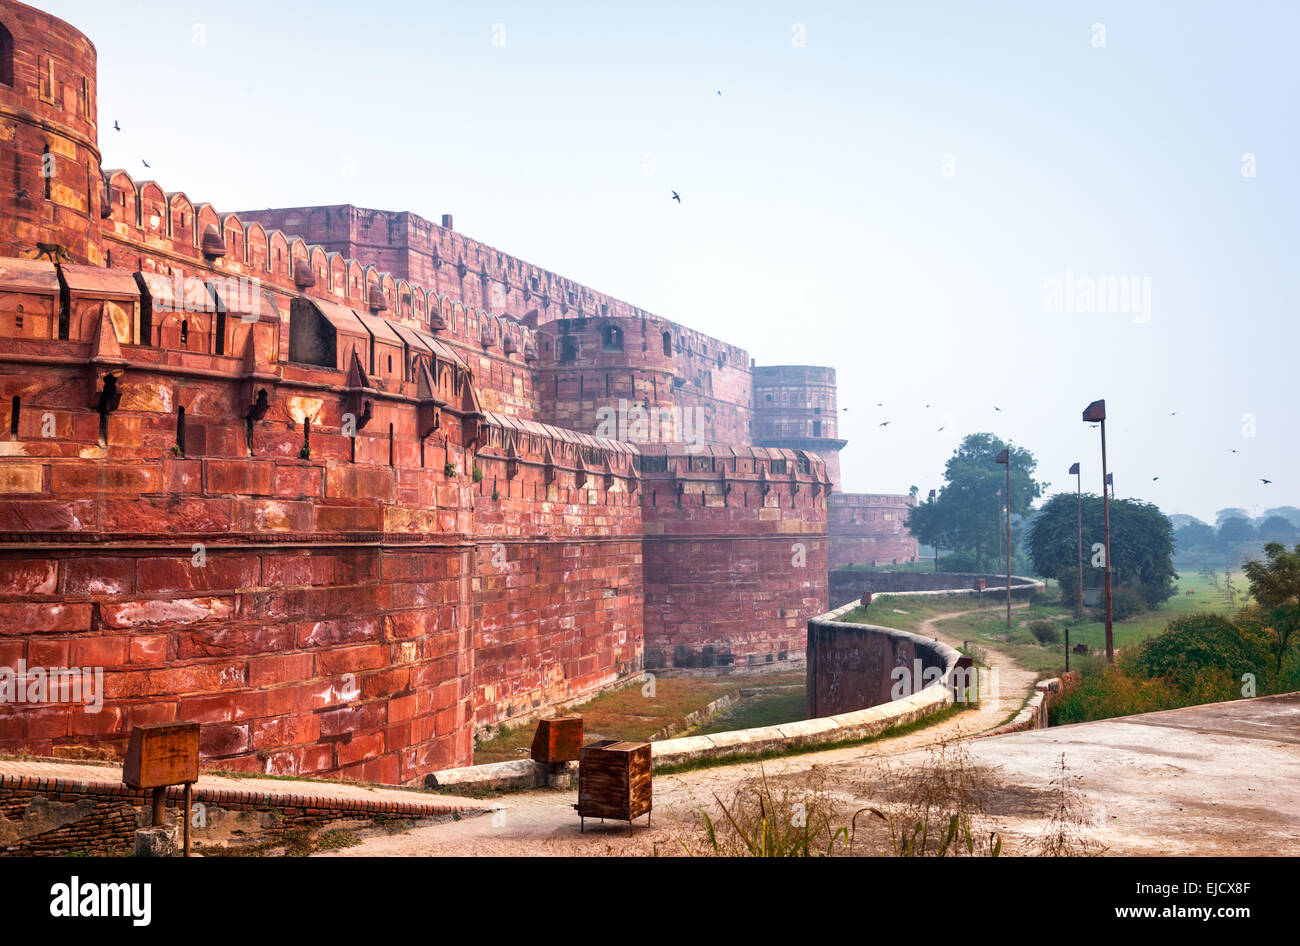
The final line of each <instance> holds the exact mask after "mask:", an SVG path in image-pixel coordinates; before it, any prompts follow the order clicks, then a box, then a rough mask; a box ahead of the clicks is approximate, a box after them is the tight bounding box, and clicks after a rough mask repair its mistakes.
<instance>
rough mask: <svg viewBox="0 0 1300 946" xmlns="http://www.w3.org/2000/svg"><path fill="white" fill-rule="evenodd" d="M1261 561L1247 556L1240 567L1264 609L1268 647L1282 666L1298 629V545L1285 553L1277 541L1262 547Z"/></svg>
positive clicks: (1299, 587)
mask: <svg viewBox="0 0 1300 946" xmlns="http://www.w3.org/2000/svg"><path fill="white" fill-rule="evenodd" d="M1264 556H1265V560H1264V561H1259V560H1258V559H1250V560H1248V561H1247V562H1246V564H1245V565H1244V566H1243V571H1245V573H1246V580H1247V581H1249V582H1250V593H1251V596H1252V597H1254V599H1255V600H1256V601H1257V602H1259V606H1260V608H1262V609H1263V611H1264V616H1265V620H1266V622H1267V625H1268V627H1267V630H1268V632H1269V634H1270V637H1271V644H1270V647H1271V649H1272V651H1273V656H1274V657H1275V659H1276V660H1277V669H1278V670H1279V671H1280V670H1281V669H1282V660H1283V658H1284V657H1286V654H1287V651H1288V650H1289V649H1290V647H1291V644H1292V643H1293V641H1294V640H1295V639H1296V636H1297V635H1296V631H1297V630H1300V545H1297V546H1296V547H1295V551H1292V552H1288V551H1287V548H1286V546H1285V545H1282V544H1281V543H1280V542H1270V543H1268V544H1267V545H1266V546H1264Z"/></svg>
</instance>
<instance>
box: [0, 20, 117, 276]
mask: <svg viewBox="0 0 1300 946" xmlns="http://www.w3.org/2000/svg"><path fill="white" fill-rule="evenodd" d="M95 68H96V56H95V47H94V45H93V44H92V43H91V42H90V40H88V39H87V38H86V37H85V36H83V35H82V34H81V33H80V32H78V31H77V30H75V29H73V28H72V27H71V26H69V25H68V24H67V23H64V22H63V21H62V20H60V19H58V18H56V17H52V16H50V15H49V14H47V13H43V12H41V11H40V10H37V9H34V8H32V7H29V6H27V5H26V4H23V3H15V2H13V0H0V180H2V181H3V184H0V217H3V218H4V219H5V226H4V227H0V256H7V257H22V258H27V259H32V258H35V257H36V255H37V254H38V247H37V244H38V243H43V244H58V245H60V246H62V247H63V253H59V252H58V251H57V250H53V251H50V252H53V254H54V255H57V256H59V260H56V261H62V262H75V263H89V264H92V265H95V266H102V265H103V263H104V254H103V245H102V243H101V242H100V224H99V218H100V208H101V206H102V197H103V178H102V176H101V174H100V155H99V145H98V131H97V128H98V111H97V109H98V106H97V104H96V97H95V82H96V76H95ZM46 258H47V259H48V258H49V256H48V255H47V257H46Z"/></svg>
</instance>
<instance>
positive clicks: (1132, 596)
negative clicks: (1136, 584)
mask: <svg viewBox="0 0 1300 946" xmlns="http://www.w3.org/2000/svg"><path fill="white" fill-rule="evenodd" d="M1110 607H1111V615H1112V616H1113V618H1114V619H1115V620H1116V621H1127V620H1128V619H1129V618H1131V617H1135V616H1136V615H1139V614H1141V613H1142V612H1143V611H1145V610H1146V609H1147V606H1146V602H1145V601H1143V600H1142V595H1141V594H1139V593H1138V592H1137V591H1136V590H1134V589H1133V588H1130V587H1128V586H1127V585H1117V586H1115V587H1112V588H1111V590H1110ZM1094 615H1095V619H1096V620H1098V621H1104V620H1106V595H1105V592H1103V593H1102V595H1101V598H1100V599H1099V600H1098V602H1097V608H1096V610H1095V612H1094Z"/></svg>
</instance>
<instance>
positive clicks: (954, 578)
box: [830, 568, 1047, 604]
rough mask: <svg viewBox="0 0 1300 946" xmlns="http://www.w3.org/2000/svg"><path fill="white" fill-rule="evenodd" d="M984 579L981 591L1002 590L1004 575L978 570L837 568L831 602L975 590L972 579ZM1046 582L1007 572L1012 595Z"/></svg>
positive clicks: (994, 592)
mask: <svg viewBox="0 0 1300 946" xmlns="http://www.w3.org/2000/svg"><path fill="white" fill-rule="evenodd" d="M980 579H983V580H984V584H985V591H984V595H985V596H986V597H987V596H989V595H997V594H1002V595H1005V594H1006V584H1007V576H1006V575H1005V574H1001V575H994V574H989V573H979V572H866V571H854V570H852V569H847V568H840V569H836V570H835V571H832V572H831V576H830V600H831V602H832V603H833V602H836V601H838V602H840V603H841V604H842V603H844V602H847V601H857V600H858V599H860V598H861V597H862V596H863V595H864V594H865V593H866V592H868V591H870V592H871V593H872V594H878V595H880V594H891V595H892V594H909V595H915V594H931V595H970V596H972V597H974V596H976V595H978V594H979V592H977V591H976V590H975V585H976V583H977V582H978V581H979V580H980ZM1046 587H1047V586H1046V585H1044V584H1043V582H1041V581H1038V580H1037V579H1036V578H1025V577H1022V576H1020V575H1012V576H1011V595H1012V597H1017V598H1019V597H1027V596H1029V595H1032V594H1034V593H1035V592H1039V591H1043V590H1044V589H1045V588H1046Z"/></svg>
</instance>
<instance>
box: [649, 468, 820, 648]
mask: <svg viewBox="0 0 1300 946" xmlns="http://www.w3.org/2000/svg"><path fill="white" fill-rule="evenodd" d="M642 453H643V456H642V458H641V463H642V475H643V479H644V481H643V484H642V488H641V489H642V513H643V516H644V520H645V523H644V529H645V641H646V643H645V647H646V666H647V667H651V668H654V667H701V666H728V665H734V664H744V665H749V664H766V663H773V662H777V661H782V660H787V659H790V660H801V659H802V657H803V648H804V643H805V640H806V635H807V621H808V618H809V617H811V616H813V615H816V614H819V613H821V611H824V610H825V609H826V601H827V589H826V581H827V571H826V556H827V535H826V519H825V515H826V513H825V497H826V490H827V489H829V484H828V483H827V482H826V479H825V475H826V474H825V466H824V464H822V463H821V462H820V460H818V459H817V458H816V457H815V456H810V455H807V454H798V453H795V452H792V451H784V450H772V449H765V448H761V447H753V448H743V449H741V448H722V447H711V448H704V449H702V450H699V451H697V452H694V453H688V452H687V451H685V450H683V449H682V448H679V447H663V446H647V447H643V448H642ZM665 468H666V469H665Z"/></svg>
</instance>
